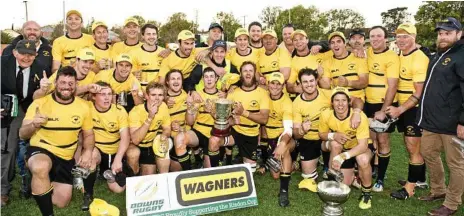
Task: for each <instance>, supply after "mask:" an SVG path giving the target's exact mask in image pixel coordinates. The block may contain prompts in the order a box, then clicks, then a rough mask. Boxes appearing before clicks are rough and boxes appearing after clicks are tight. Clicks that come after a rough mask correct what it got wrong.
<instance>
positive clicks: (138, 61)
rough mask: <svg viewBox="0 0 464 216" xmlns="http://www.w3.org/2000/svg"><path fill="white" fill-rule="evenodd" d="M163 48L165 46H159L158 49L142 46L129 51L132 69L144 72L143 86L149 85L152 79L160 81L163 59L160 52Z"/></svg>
mask: <svg viewBox="0 0 464 216" xmlns="http://www.w3.org/2000/svg"><path fill="white" fill-rule="evenodd" d="M163 50H164V48H163V47H160V46H157V47H156V50H154V51H147V50H145V48H143V46H140V47H137V48H135V49H133V50H131V51H130V52H129V53H128V54H129V55H130V56H131V58H132V71H139V70H140V71H141V72H142V87H145V86H147V84H148V83H149V82H151V81H155V82H158V73H159V71H160V67H161V61H162V60H163V58H162V57H160V56H159V53H160V52H161V51H163Z"/></svg>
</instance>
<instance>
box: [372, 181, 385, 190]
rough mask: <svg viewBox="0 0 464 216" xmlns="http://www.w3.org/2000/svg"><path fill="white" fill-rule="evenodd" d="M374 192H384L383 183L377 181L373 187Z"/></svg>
mask: <svg viewBox="0 0 464 216" xmlns="http://www.w3.org/2000/svg"><path fill="white" fill-rule="evenodd" d="M372 191H374V192H382V191H383V181H380V180H379V181H377V182H376V183H375V184H374V187H372Z"/></svg>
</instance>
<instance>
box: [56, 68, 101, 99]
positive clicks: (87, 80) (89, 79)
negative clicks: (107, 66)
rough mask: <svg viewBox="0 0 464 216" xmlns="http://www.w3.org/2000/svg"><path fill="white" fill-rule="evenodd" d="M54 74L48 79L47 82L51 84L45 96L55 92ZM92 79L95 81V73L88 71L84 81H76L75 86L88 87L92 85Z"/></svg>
mask: <svg viewBox="0 0 464 216" xmlns="http://www.w3.org/2000/svg"><path fill="white" fill-rule="evenodd" d="M56 74H57V73H53V74H52V76H50V78H48V80H49V81H50V83H51V84H50V86H49V88H48V91H47V94H50V93H52V92H53V91H55V81H56ZM94 79H95V73H94V72H93V71H89V73H88V74H87V76H85V78H84V79H81V80H79V79H78V80H77V83H76V85H77V86H85V85H89V84H92V83H93V80H94Z"/></svg>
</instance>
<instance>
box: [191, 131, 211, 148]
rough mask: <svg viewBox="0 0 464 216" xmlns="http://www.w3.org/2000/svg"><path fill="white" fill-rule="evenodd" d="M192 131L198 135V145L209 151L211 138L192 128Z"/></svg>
mask: <svg viewBox="0 0 464 216" xmlns="http://www.w3.org/2000/svg"><path fill="white" fill-rule="evenodd" d="M192 131H193V132H194V133H195V135H197V138H198V146H199V147H201V149H203V152H208V145H209V138H208V137H206V136H205V135H203V134H202V133H201V132H200V131H197V130H195V129H194V128H192Z"/></svg>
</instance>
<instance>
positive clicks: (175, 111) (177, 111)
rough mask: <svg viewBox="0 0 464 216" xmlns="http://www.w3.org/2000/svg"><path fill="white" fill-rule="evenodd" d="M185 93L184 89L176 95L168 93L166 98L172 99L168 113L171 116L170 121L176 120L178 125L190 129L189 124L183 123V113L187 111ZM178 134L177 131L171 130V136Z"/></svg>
mask: <svg viewBox="0 0 464 216" xmlns="http://www.w3.org/2000/svg"><path fill="white" fill-rule="evenodd" d="M187 96H188V95H187V93H186V92H185V91H184V90H181V92H180V93H179V94H177V95H170V94H169V93H168V98H173V99H174V106H173V107H171V108H169V115H170V116H171V121H172V122H174V121H177V122H178V123H179V125H180V127H185V130H186V131H187V130H190V126H188V125H186V124H185V123H186V122H185V114H186V113H187ZM177 134H178V131H171V137H175V136H176V135H177Z"/></svg>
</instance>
